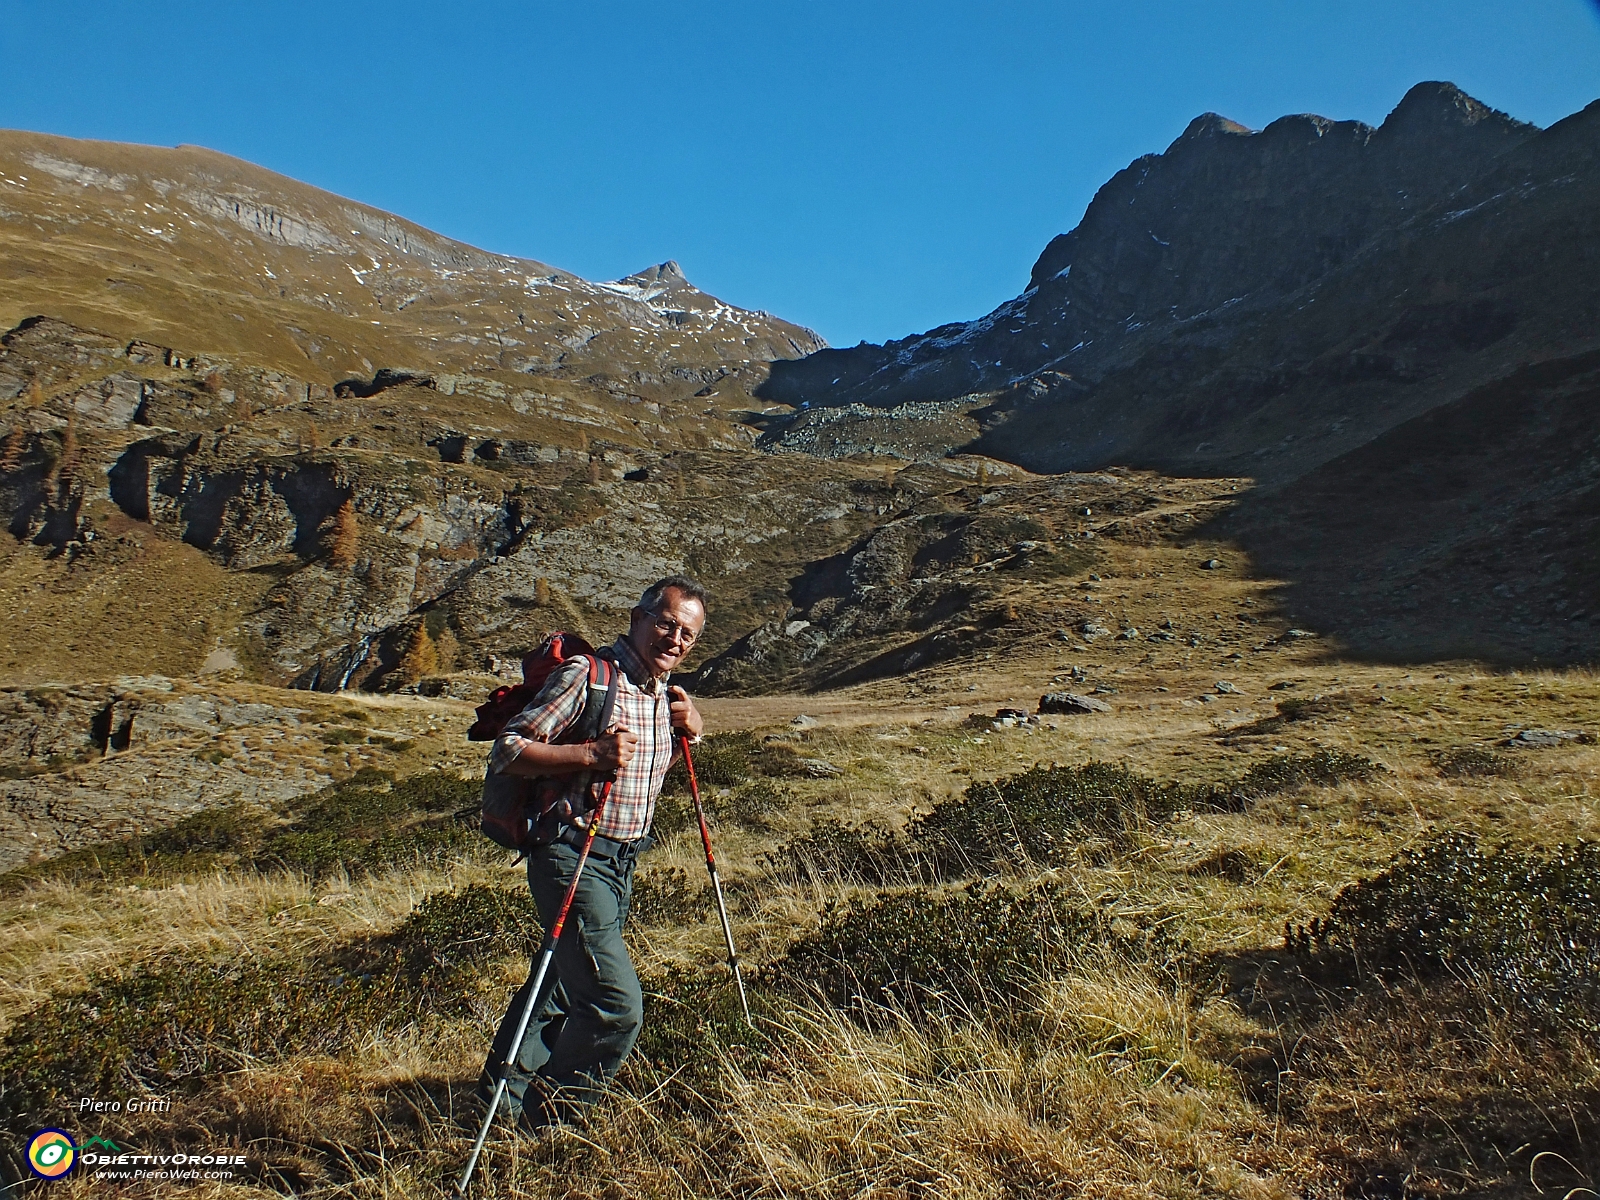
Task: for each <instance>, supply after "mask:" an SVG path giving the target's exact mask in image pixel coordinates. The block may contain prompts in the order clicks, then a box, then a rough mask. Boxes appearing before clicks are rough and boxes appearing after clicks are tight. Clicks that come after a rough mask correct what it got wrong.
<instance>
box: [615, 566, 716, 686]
mask: <svg viewBox="0 0 1600 1200" xmlns="http://www.w3.org/2000/svg"><path fill="white" fill-rule="evenodd" d="M705 624H706V610H705V606H704V605H702V604H701V603H700V601H698V600H696V599H695V598H694V597H693V596H685V595H684V594H683V593H682V592H680V591H679V590H678V589H677V588H667V589H666V591H664V592H662V593H661V603H660V604H658V605H657V606H656V609H655V611H654V612H650V611H647V610H645V609H642V608H635V609H634V610H633V623H632V624H631V625H630V626H629V627H628V643H629V644H630V645H631V646H632V647H633V651H634V653H635V654H637V655H638V656H639V657H640V658H641V659H643V660H644V663H645V665H646V666H648V667H649V668H650V671H651V673H652V674H654V675H655V676H656V678H658V679H659V678H660V677H661V676H663V675H665V674H666V673H667V672H669V671H672V670H674V669H676V667H677V666H678V664H679V663H680V662H682V661H683V658H684V655H686V654H688V653H689V650H690V648H691V647H692V646H693V645H694V644H695V641H696V640H697V639H698V638H699V636H700V631H701V630H702V629H704V628H705Z"/></svg>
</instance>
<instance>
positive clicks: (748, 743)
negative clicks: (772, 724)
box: [662, 729, 806, 794]
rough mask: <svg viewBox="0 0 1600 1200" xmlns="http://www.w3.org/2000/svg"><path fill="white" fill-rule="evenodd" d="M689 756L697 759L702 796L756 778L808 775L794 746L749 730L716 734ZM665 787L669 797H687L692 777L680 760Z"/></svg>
mask: <svg viewBox="0 0 1600 1200" xmlns="http://www.w3.org/2000/svg"><path fill="white" fill-rule="evenodd" d="M690 753H691V754H692V755H693V756H694V774H695V779H696V780H698V781H699V784H700V790H701V792H702V793H704V792H706V791H707V790H715V789H716V788H723V787H726V788H735V787H738V786H739V785H740V784H743V783H745V782H746V781H748V780H751V779H753V778H757V777H763V776H764V777H767V778H771V779H784V778H798V777H801V776H804V775H805V773H806V771H805V767H804V766H803V765H802V764H801V761H800V755H799V753H798V752H797V751H796V750H795V748H794V747H793V746H791V745H789V744H788V743H787V742H784V741H768V740H767V739H765V738H760V737H757V736H756V735H755V734H754V733H753V732H751V731H750V730H748V729H734V730H730V731H729V732H727V733H713V734H711V735H710V736H709V737H707V738H705V739H704V740H702V741H701V743H700V744H699V745H698V746H695V747H693V748H692V749H691V750H690ZM662 786H663V788H664V790H665V791H666V792H668V793H683V794H687V793H688V791H689V773H688V771H687V769H685V767H684V765H683V759H682V757H681V756H680V757H679V758H678V759H676V760H675V761H674V762H673V764H672V769H671V770H669V771H668V772H667V778H666V782H665V783H664V784H663V785H662Z"/></svg>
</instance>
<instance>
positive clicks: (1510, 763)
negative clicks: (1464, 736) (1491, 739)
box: [1428, 746, 1517, 779]
mask: <svg viewBox="0 0 1600 1200" xmlns="http://www.w3.org/2000/svg"><path fill="white" fill-rule="evenodd" d="M1428 758H1429V760H1430V761H1431V762H1432V763H1433V769H1434V770H1436V771H1438V772H1439V774H1441V775H1443V776H1445V777H1446V778H1447V779H1480V778H1493V777H1497V776H1508V775H1515V774H1516V773H1517V764H1516V762H1515V761H1514V760H1513V759H1512V758H1511V756H1510V755H1509V754H1497V753H1495V752H1494V751H1493V750H1488V749H1485V748H1484V747H1482V746H1452V747H1451V748H1450V749H1448V750H1432V751H1429V753H1428Z"/></svg>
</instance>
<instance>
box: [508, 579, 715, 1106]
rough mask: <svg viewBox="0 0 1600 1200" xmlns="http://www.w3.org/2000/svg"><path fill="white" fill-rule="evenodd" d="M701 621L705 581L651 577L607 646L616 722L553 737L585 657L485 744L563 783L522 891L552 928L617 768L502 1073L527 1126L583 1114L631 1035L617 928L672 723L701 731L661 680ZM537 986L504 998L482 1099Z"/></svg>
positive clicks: (573, 705) (574, 710) (574, 716)
mask: <svg viewBox="0 0 1600 1200" xmlns="http://www.w3.org/2000/svg"><path fill="white" fill-rule="evenodd" d="M705 621H706V593H705V589H704V588H703V587H701V586H700V584H698V583H697V582H695V581H694V580H693V579H689V578H687V577H686V576H683V575H670V576H668V577H667V578H665V579H663V580H660V581H659V582H657V583H654V584H652V585H651V586H650V587H649V588H648V589H646V591H645V593H644V595H643V596H641V597H640V598H639V603H638V605H637V607H635V608H634V609H633V611H632V613H631V616H630V621H629V625H628V632H627V634H625V635H624V636H622V637H619V638H618V639H617V640H616V641H615V642H614V643H612V645H611V646H610V648H609V649H608V650H605V651H602V652H601V653H602V654H606V655H608V656H610V657H611V658H612V659H613V661H614V662H615V663H616V666H617V668H618V678H617V697H616V708H615V715H614V717H613V719H612V722H611V728H610V729H609V730H607V731H603V732H602V735H601V736H600V737H599V738H598V739H596V740H594V741H590V742H578V743H574V744H562V743H561V742H560V741H559V739H560V738H561V735H562V734H563V733H564V732H566V730H567V729H568V728H569V727H571V726H572V725H574V723H575V722H577V720H578V719H579V717H580V716H581V715H582V713H583V710H584V704H585V701H586V699H587V695H588V683H589V672H588V661H587V659H585V658H584V657H581V656H580V657H577V658H574V659H573V660H571V661H570V662H568V663H565V664H563V666H562V667H560V668H559V669H558V670H557V671H555V672H554V673H553V674H552V675H551V676H550V678H549V680H548V681H547V682H546V683H545V686H544V687H543V688H542V689H541V690H540V692H539V694H538V696H537V698H536V699H535V700H534V701H533V703H532V704H530V705H529V706H528V707H527V708H525V709H524V710H523V711H522V713H521V714H520V715H519V716H517V717H516V718H515V719H514V720H512V721H511V722H510V723H509V724H508V725H507V726H506V727H505V731H504V732H503V733H502V734H501V735H500V736H499V738H498V739H496V741H495V744H494V748H493V750H492V751H491V752H490V755H489V769H490V771H491V772H497V773H500V774H503V775H520V776H528V777H533V776H539V777H544V778H546V779H554V780H555V781H556V785H555V786H556V787H557V789H558V790H559V792H560V795H559V796H558V798H557V801H556V810H557V811H558V812H559V813H561V814H563V815H564V818H565V819H563V820H562V821H561V823H560V824H559V826H558V832H557V833H556V836H555V840H554V841H550V842H547V843H544V844H541V845H538V846H535V847H534V848H533V850H532V852H531V853H530V854H529V856H528V886H529V887H530V888H531V889H532V891H533V898H534V902H535V904H537V906H538V909H539V916H540V920H541V922H542V923H543V925H544V927H545V928H546V929H549V928H550V927H551V924H552V923H553V921H554V919H555V916H556V912H557V910H558V909H559V908H560V906H561V901H562V898H563V897H564V896H565V894H566V891H567V887H568V886H569V885H570V884H571V882H572V876H573V873H574V871H575V869H576V868H577V865H578V858H579V854H580V852H581V847H582V845H583V841H584V838H585V836H586V834H587V833H588V817H587V814H588V813H589V812H590V810H591V809H592V808H593V805H594V800H593V796H594V790H593V789H594V785H595V783H596V781H597V780H598V779H599V778H600V777H603V776H605V775H607V774H609V773H610V772H615V773H616V782H615V783H614V784H613V785H612V787H611V792H610V796H609V799H608V800H607V801H606V804H605V807H604V808H603V809H602V810H601V812H600V817H599V824H598V826H597V827H596V830H595V838H594V844H593V846H592V848H591V850H590V853H589V860H588V863H587V865H586V866H585V867H584V870H583V873H582V875H581V876H580V877H579V881H578V888H577V892H576V893H575V894H574V897H573V902H572V910H571V914H570V916H569V918H568V920H567V924H566V926H565V928H564V929H563V931H562V934H561V940H560V941H559V942H558V943H557V944H556V948H555V958H554V962H553V964H552V969H551V971H550V972H549V975H548V976H547V978H546V980H545V983H544V987H543V989H542V992H543V998H542V999H541V1000H540V1002H539V1003H538V1005H537V1007H536V1009H535V1011H534V1014H533V1018H532V1021H531V1022H530V1023H529V1025H528V1030H527V1035H526V1036H525V1037H524V1038H523V1040H522V1047H521V1051H520V1053H519V1054H518V1056H517V1060H516V1062H515V1063H514V1064H513V1066H512V1069H511V1071H510V1072H509V1074H508V1076H507V1084H506V1097H507V1102H508V1104H509V1106H510V1110H511V1113H512V1115H513V1117H514V1118H515V1119H516V1120H517V1122H518V1124H519V1125H521V1126H522V1127H523V1128H525V1129H528V1130H530V1131H537V1130H540V1129H543V1128H547V1127H551V1126H559V1125H561V1124H565V1123H572V1122H575V1121H578V1120H581V1118H582V1115H583V1113H584V1112H585V1111H587V1109H588V1108H589V1106H591V1105H592V1104H594V1103H595V1102H596V1101H597V1100H598V1099H599V1098H600V1096H601V1094H602V1093H603V1091H604V1089H605V1086H606V1085H607V1084H608V1083H609V1082H610V1081H611V1079H612V1077H613V1076H614V1075H616V1073H617V1069H618V1068H619V1067H621V1066H622V1061H623V1059H625V1058H626V1057H627V1056H628V1052H629V1051H630V1050H632V1049H633V1044H634V1042H635V1040H636V1039H637V1038H638V1036H639V1028H640V1025H641V1023H642V1021H643V1017H644V995H643V992H642V991H641V990H640V987H639V977H638V975H637V974H635V972H634V969H633V963H632V962H631V961H630V960H629V958H628V948H627V946H626V945H625V944H624V942H623V939H622V929H623V925H624V923H625V922H626V920H627V916H628V900H629V896H630V895H631V893H632V891H633V868H634V863H635V862H636V861H637V859H638V856H639V855H640V854H641V853H643V852H644V851H645V850H647V849H648V848H649V847H650V845H651V842H652V839H651V838H650V821H651V817H652V816H653V815H654V812H655V805H656V799H657V797H658V796H659V795H660V794H661V784H662V780H663V779H665V777H666V774H667V768H668V767H669V766H670V765H671V764H672V757H673V752H674V736H675V732H676V733H680V734H687V735H688V736H689V737H690V739H691V740H698V738H699V737H700V733H701V729H702V728H703V723H702V721H701V718H700V713H699V711H698V710H697V709H696V708H695V706H694V701H692V700H691V699H690V698H689V695H688V693H687V692H685V691H684V690H683V689H682V688H681V687H669V686H668V685H667V678H668V675H669V673H670V672H671V671H672V669H673V668H674V667H676V666H677V665H678V664H679V663H680V662H681V661H682V660H683V657H684V655H686V654H687V653H688V652H689V650H690V648H691V647H693V645H694V644H695V641H696V640H697V639H698V638H699V636H700V631H701V630H702V629H703V628H704V627H705ZM532 984H533V979H532V977H530V978H529V979H528V981H527V982H526V983H524V984H523V985H522V988H521V989H520V990H519V991H518V992H517V994H516V995H515V996H514V997H512V1000H511V1005H510V1007H509V1008H508V1009H507V1010H506V1015H505V1017H504V1019H502V1021H501V1022H500V1030H499V1032H498V1033H497V1034H496V1035H495V1039H494V1042H493V1044H492V1045H491V1046H490V1049H489V1058H488V1061H487V1063H486V1064H485V1066H484V1074H483V1077H482V1079H481V1080H480V1082H479V1089H478V1090H479V1095H480V1097H481V1098H482V1100H483V1101H484V1103H485V1104H487V1103H488V1102H489V1100H490V1098H491V1097H492V1096H493V1094H494V1089H495V1085H496V1083H497V1082H498V1077H499V1076H498V1073H499V1070H500V1066H501V1064H502V1063H504V1062H505V1061H506V1057H507V1055H508V1054H509V1053H510V1052H511V1048H512V1047H511V1044H512V1041H513V1040H514V1039H515V1037H516V1033H517V1026H518V1024H519V1023H520V1021H521V1016H522V1011H523V1008H524V1006H525V1005H526V1003H527V999H528V989H529V987H531V986H532Z"/></svg>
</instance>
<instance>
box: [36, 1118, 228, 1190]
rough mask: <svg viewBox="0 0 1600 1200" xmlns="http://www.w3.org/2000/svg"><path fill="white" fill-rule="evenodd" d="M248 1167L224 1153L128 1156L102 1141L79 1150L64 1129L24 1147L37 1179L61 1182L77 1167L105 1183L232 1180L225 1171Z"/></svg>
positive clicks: (94, 1139) (43, 1133)
mask: <svg viewBox="0 0 1600 1200" xmlns="http://www.w3.org/2000/svg"><path fill="white" fill-rule="evenodd" d="M248 1165H249V1161H248V1159H247V1157H246V1156H245V1155H243V1154H233V1153H228V1152H224V1153H221V1154H219V1153H217V1152H215V1151H210V1152H202V1153H199V1154H185V1153H183V1152H178V1153H174V1154H130V1153H128V1152H127V1151H125V1150H123V1149H122V1147H121V1146H119V1145H117V1144H116V1143H115V1142H113V1141H112V1140H111V1139H110V1138H103V1137H92V1138H90V1139H89V1140H88V1141H86V1142H84V1143H83V1145H81V1146H80V1145H78V1144H77V1143H76V1142H74V1141H73V1140H72V1135H71V1134H70V1133H68V1132H67V1131H66V1130H64V1129H41V1130H40V1131H39V1132H38V1133H36V1134H34V1135H33V1140H31V1141H30V1142H29V1143H28V1166H29V1167H30V1168H31V1169H32V1171H33V1173H34V1174H35V1175H37V1176H38V1177H39V1178H40V1179H64V1178H65V1177H66V1176H67V1175H68V1174H70V1173H71V1171H72V1169H73V1168H74V1167H80V1166H81V1167H85V1168H94V1176H93V1177H94V1178H95V1179H106V1180H121V1179H129V1180H132V1179H165V1180H170V1181H173V1182H183V1181H197V1180H200V1179H232V1178H233V1176H234V1172H233V1171H232V1170H230V1169H228V1168H232V1167H243V1166H248ZM121 1168H133V1169H131V1170H128V1169H121ZM173 1168H188V1169H187V1170H183V1169H178V1170H174V1169H173ZM200 1168H205V1169H204V1170H201V1169H200Z"/></svg>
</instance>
